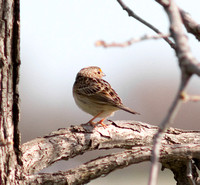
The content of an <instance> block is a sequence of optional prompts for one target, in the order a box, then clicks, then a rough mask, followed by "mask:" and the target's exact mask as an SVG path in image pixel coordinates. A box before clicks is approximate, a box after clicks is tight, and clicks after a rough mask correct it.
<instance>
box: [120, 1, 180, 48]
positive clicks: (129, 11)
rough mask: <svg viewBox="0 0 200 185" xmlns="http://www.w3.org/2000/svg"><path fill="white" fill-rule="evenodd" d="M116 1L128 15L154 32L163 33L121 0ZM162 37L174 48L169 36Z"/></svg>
mask: <svg viewBox="0 0 200 185" xmlns="http://www.w3.org/2000/svg"><path fill="white" fill-rule="evenodd" d="M117 2H118V3H119V4H120V6H121V7H122V8H123V10H125V11H126V12H127V13H128V15H129V16H131V17H133V18H135V19H136V20H138V21H139V22H141V23H142V24H144V25H145V26H147V27H149V28H150V29H152V30H153V31H154V32H156V33H158V34H163V33H162V32H161V31H160V30H159V29H157V28H156V27H155V26H153V25H152V24H150V23H148V22H147V21H145V20H144V19H142V18H141V17H139V16H138V15H137V14H135V13H134V12H133V11H132V10H131V9H130V8H129V7H128V6H127V5H125V3H124V2H123V1H122V0H117ZM163 39H164V40H165V41H166V42H167V43H168V44H169V45H170V46H171V48H173V49H175V48H176V45H175V44H174V43H173V42H172V41H171V40H170V39H169V38H163Z"/></svg>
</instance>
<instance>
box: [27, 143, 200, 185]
mask: <svg viewBox="0 0 200 185" xmlns="http://www.w3.org/2000/svg"><path fill="white" fill-rule="evenodd" d="M199 155H200V144H192V145H191V144H186V145H171V146H169V145H167V146H165V145H163V146H162V147H161V158H160V161H161V163H162V165H163V167H165V168H170V169H171V170H172V171H175V170H177V169H179V170H181V171H183V170H185V171H187V168H186V163H187V161H188V158H190V157H199ZM150 156H151V147H149V146H143V147H134V148H133V149H131V150H125V151H123V152H119V153H114V154H110V155H107V156H104V157H99V158H97V159H95V160H92V161H90V162H87V163H85V164H83V165H80V166H79V167H77V168H75V169H72V170H69V171H67V172H58V173H53V174H45V173H41V174H38V175H31V176H27V177H26V180H27V181H28V182H29V183H30V184H33V183H35V184H45V183H47V182H48V183H49V184H54V185H56V184H59V185H61V184H71V185H73V184H85V183H88V182H89V181H91V180H92V179H96V178H98V177H100V176H102V175H104V176H105V175H107V174H109V173H110V172H112V171H113V170H116V169H119V168H124V167H127V166H129V165H131V164H136V163H139V162H144V161H149V160H150ZM183 166H184V167H185V168H183ZM176 174H177V173H176ZM179 174H181V173H179ZM175 178H176V176H175ZM187 181H188V178H182V181H180V182H178V183H179V184H185V182H187Z"/></svg>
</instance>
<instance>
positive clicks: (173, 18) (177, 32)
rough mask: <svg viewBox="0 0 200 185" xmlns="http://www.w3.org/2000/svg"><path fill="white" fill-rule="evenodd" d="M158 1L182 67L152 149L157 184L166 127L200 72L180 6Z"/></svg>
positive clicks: (153, 181) (152, 175)
mask: <svg viewBox="0 0 200 185" xmlns="http://www.w3.org/2000/svg"><path fill="white" fill-rule="evenodd" d="M157 2H158V3H159V4H161V5H162V6H163V7H164V9H165V11H166V12H167V14H168V17H169V20H170V31H171V34H172V37H173V39H174V41H175V43H176V46H177V48H176V50H175V51H176V55H177V57H178V62H179V65H180V68H181V84H180V88H179V91H178V92H177V95H176V98H175V100H174V101H173V103H172V105H171V107H170V109H169V112H168V113H167V115H166V117H165V118H164V120H163V121H162V122H161V124H160V129H159V131H158V133H157V134H156V136H155V140H154V146H153V151H152V165H151V171H150V177H149V185H156V182H157V176H158V160H159V150H160V146H161V140H162V138H163V134H164V132H165V130H166V128H167V127H168V126H169V124H170V123H172V122H173V120H174V118H175V116H176V113H177V111H178V109H179V107H180V104H181V99H180V97H181V94H182V92H183V91H184V89H185V88H186V86H187V83H188V81H189V79H190V77H191V76H192V75H193V74H197V75H199V74H200V73H199V72H200V68H199V66H198V65H197V63H198V62H197V60H196V59H195V58H194V57H193V55H192V53H191V50H190V48H189V45H188V40H187V37H186V36H185V34H184V32H183V29H182V21H181V16H180V12H179V8H178V7H177V6H176V4H175V3H174V1H173V0H171V1H164V0H157Z"/></svg>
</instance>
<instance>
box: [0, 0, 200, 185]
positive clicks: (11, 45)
mask: <svg viewBox="0 0 200 185" xmlns="http://www.w3.org/2000/svg"><path fill="white" fill-rule="evenodd" d="M19 21H20V19H19V0H0V185H1V184H2V185H4V184H5V185H15V184H52V185H57V184H59V185H62V184H63V185H64V184H70V185H72V184H85V183H88V182H89V181H91V180H92V179H96V178H98V177H100V176H102V175H107V174H109V173H110V172H112V171H114V170H116V169H119V168H124V167H127V166H129V165H131V164H136V163H141V162H144V161H150V159H151V152H152V151H151V150H152V142H153V138H154V136H155V134H156V133H157V131H158V127H156V126H152V125H149V124H146V123H142V122H136V121H114V122H113V121H110V122H109V123H108V127H107V128H106V129H105V128H103V127H101V126H97V127H95V128H94V127H92V126H91V125H89V124H81V125H79V126H71V127H69V128H65V129H59V130H58V131H54V132H52V133H50V134H49V135H46V136H44V137H40V138H36V139H34V140H31V141H29V142H27V143H25V144H23V145H21V143H20V134H19V131H18V122H19V93H18V84H19V66H20V57H19V56H20V55H19V52H20V48H19V35H20V34H19V33H20V29H19V28H20V26H19V23H20V22H19ZM113 148H121V149H123V151H121V152H118V153H113V154H109V155H106V156H103V157H98V158H96V159H95V160H91V161H88V162H87V163H85V164H82V165H80V166H79V167H77V168H75V169H71V170H68V171H66V172H57V173H51V174H46V173H40V171H41V170H42V169H44V168H46V167H48V166H50V165H51V164H53V163H55V162H57V161H59V160H69V159H70V158H73V157H76V156H78V155H82V154H83V153H86V152H88V151H91V150H102V149H106V150H109V149H113ZM160 150H161V154H160V163H161V164H162V169H164V168H168V169H170V170H171V171H172V172H173V173H174V178H175V180H176V181H177V184H179V185H181V184H184V185H189V184H194V182H195V184H199V179H198V173H197V169H200V162H199V161H200V131H184V130H180V129H175V128H169V129H168V130H167V131H166V132H165V134H164V137H163V139H162V143H161V148H160Z"/></svg>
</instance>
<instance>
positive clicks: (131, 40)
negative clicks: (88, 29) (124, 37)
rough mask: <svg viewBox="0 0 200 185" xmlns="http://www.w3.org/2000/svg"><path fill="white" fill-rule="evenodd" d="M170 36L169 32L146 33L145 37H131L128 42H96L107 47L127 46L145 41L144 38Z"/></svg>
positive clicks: (97, 44)
mask: <svg viewBox="0 0 200 185" xmlns="http://www.w3.org/2000/svg"><path fill="white" fill-rule="evenodd" d="M168 37H169V34H165V35H164V34H158V35H151V36H150V35H144V36H143V37H140V38H133V39H130V40H128V41H126V42H123V43H116V42H113V43H110V44H108V43H106V42H105V41H103V40H99V41H97V42H96V43H95V45H96V46H102V47H104V48H107V47H127V46H130V45H132V44H134V43H136V42H141V41H144V40H149V39H160V38H168Z"/></svg>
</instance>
